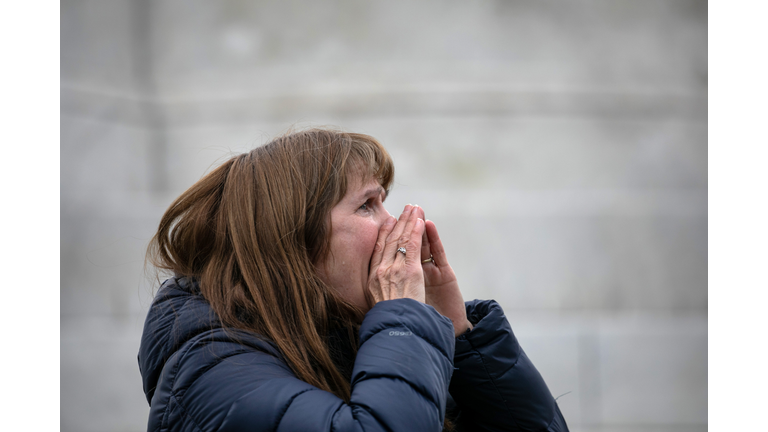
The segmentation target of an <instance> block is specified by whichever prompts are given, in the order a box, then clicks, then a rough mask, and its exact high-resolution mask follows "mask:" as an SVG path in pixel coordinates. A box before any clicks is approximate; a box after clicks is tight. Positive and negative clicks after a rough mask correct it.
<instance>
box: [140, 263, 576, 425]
mask: <svg viewBox="0 0 768 432" xmlns="http://www.w3.org/2000/svg"><path fill="white" fill-rule="evenodd" d="M467 313H468V316H469V319H470V321H472V322H473V323H474V324H475V327H474V329H473V330H472V331H471V332H469V333H466V334H464V335H462V336H460V337H459V338H454V334H453V326H452V324H451V321H450V320H449V319H447V318H445V317H443V316H442V315H440V314H439V313H438V312H437V311H436V310H435V309H434V308H432V307H431V306H428V305H425V304H423V303H420V302H417V301H415V300H411V299H398V300H390V301H383V302H379V303H377V304H376V305H375V306H374V307H373V308H372V309H371V310H370V311H369V312H368V313H367V314H366V316H365V319H364V321H363V323H362V325H361V327H360V332H359V348H358V352H357V357H354V358H351V357H352V351H351V349H349V348H350V347H345V346H344V344H343V343H336V345H337V346H336V347H334V348H333V349H332V352H334V353H337V356H338V353H341V355H340V358H339V360H338V361H337V364H339V366H340V369H342V370H343V369H344V368H345V367H347V369H348V371H347V374H348V376H349V377H350V382H351V384H352V396H351V401H350V403H345V402H344V401H343V400H341V399H339V398H338V397H336V396H335V395H333V394H331V393H328V392H326V391H323V390H320V389H318V388H316V387H313V386H311V385H309V384H307V383H305V382H303V381H301V380H299V379H298V378H296V377H295V376H294V375H293V373H292V372H291V370H290V368H289V367H288V366H287V365H286V363H285V361H284V360H283V358H282V356H281V354H280V352H279V351H278V350H277V348H276V347H275V346H274V345H273V344H272V343H270V342H269V341H267V340H265V339H263V338H261V337H259V336H258V335H255V334H253V333H248V332H245V331H239V330H233V329H231V328H227V329H225V328H222V326H221V324H220V322H219V320H218V318H217V317H216V315H215V313H214V312H213V310H212V309H211V307H210V305H209V304H208V303H207V302H206V301H205V300H204V299H203V297H202V296H201V295H200V293H199V289H198V287H197V284H196V283H195V282H194V281H191V280H189V279H187V278H172V279H169V280H167V281H166V282H165V283H164V284H163V285H162V287H161V288H160V290H159V291H158V293H157V296H156V297H155V300H154V302H153V304H152V306H151V308H150V311H149V314H148V316H147V319H146V322H145V324H144V333H143V336H142V339H141V347H140V350H139V356H138V358H139V368H140V370H141V375H142V379H143V384H144V393H145V394H146V397H147V401H148V402H149V404H150V414H149V424H148V427H147V430H148V431H338V432H346V431H393V432H399V431H440V430H442V428H443V419H444V418H445V417H446V413H448V417H449V418H452V419H454V423H455V424H456V425H457V430H466V431H475V430H480V431H523V430H525V431H551V432H555V431H567V430H568V429H567V426H566V424H565V421H564V420H563V417H562V414H561V413H560V410H559V408H558V407H557V404H556V403H555V401H554V400H553V398H552V395H551V394H550V392H549V390H548V389H547V386H546V384H545V383H544V381H543V380H542V378H541V376H540V375H539V373H538V371H537V370H536V368H535V367H534V366H533V364H532V363H531V362H530V360H529V359H528V358H527V357H526V355H525V353H524V352H523V350H522V349H521V348H520V345H519V344H518V343H517V339H516V338H515V336H514V334H513V333H512V329H511V328H510V327H509V323H508V322H507V320H506V318H505V317H504V313H503V312H502V310H501V307H500V306H499V305H498V304H497V303H496V302H494V301H478V300H475V301H471V302H467ZM335 340H336V341H340V340H344V338H337V339H335ZM333 341H334V339H331V344H332V347H333V344H334V343H335V342H333ZM345 352H349V355H346V354H344V353H345ZM345 356H346V357H345Z"/></svg>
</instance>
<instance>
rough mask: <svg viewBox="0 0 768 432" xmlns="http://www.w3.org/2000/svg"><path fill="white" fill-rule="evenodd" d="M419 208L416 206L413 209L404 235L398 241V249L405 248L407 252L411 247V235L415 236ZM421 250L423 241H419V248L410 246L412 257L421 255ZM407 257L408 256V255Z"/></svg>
mask: <svg viewBox="0 0 768 432" xmlns="http://www.w3.org/2000/svg"><path fill="white" fill-rule="evenodd" d="M416 209H417V207H416V206H414V207H412V208H411V213H410V214H409V215H408V219H407V222H406V224H405V228H404V229H403V232H402V234H400V237H399V238H398V239H397V247H398V248H400V247H404V248H405V249H406V250H408V249H409V245H410V243H411V235H412V234H413V227H414V226H415V225H416V221H417V220H418V219H419V218H418V217H417V216H416V214H417V212H416ZM419 236H421V233H419ZM420 249H421V240H419V248H418V249H414V248H413V246H410V251H411V253H410V255H411V256H413V255H419V256H420V253H419V252H417V251H420ZM406 256H407V255H406Z"/></svg>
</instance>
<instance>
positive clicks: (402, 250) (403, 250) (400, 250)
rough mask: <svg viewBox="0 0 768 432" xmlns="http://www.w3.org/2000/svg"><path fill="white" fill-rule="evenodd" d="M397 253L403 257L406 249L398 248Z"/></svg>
mask: <svg viewBox="0 0 768 432" xmlns="http://www.w3.org/2000/svg"><path fill="white" fill-rule="evenodd" d="M397 251H398V252H400V253H402V254H403V255H405V248H404V247H399V248H397Z"/></svg>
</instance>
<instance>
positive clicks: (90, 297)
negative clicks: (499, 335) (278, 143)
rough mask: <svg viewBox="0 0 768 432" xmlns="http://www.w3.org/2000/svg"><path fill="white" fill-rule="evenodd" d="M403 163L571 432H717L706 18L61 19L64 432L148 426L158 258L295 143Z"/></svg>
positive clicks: (679, 14) (662, 10) (235, 13)
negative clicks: (145, 380)
mask: <svg viewBox="0 0 768 432" xmlns="http://www.w3.org/2000/svg"><path fill="white" fill-rule="evenodd" d="M326 124H328V125H337V126H341V127H343V128H345V129H347V130H351V131H355V132H363V133H368V134H371V135H373V136H375V137H377V138H378V139H380V140H381V141H382V142H383V143H384V144H385V146H386V147H387V148H388V149H389V150H390V152H391V154H392V156H393V158H394V160H395V164H396V168H397V176H396V184H395V187H394V189H393V191H392V194H391V196H390V198H389V200H388V202H387V207H388V209H389V210H390V212H392V213H394V212H399V211H400V209H401V208H402V206H403V205H404V204H406V203H409V202H410V203H416V204H419V205H421V206H423V207H424V208H425V210H426V212H427V217H429V218H430V219H432V220H434V221H435V222H436V224H437V226H438V228H439V229H440V232H441V236H442V237H443V240H444V243H445V244H446V248H447V249H448V253H449V257H450V258H451V261H452V265H453V267H454V269H455V271H456V273H457V275H458V277H459V279H460V283H461V286H462V291H463V292H464V295H465V298H467V299H470V298H494V299H496V300H497V301H499V303H501V305H502V306H503V307H504V309H505V311H506V312H507V315H508V316H509V320H510V322H511V324H512V327H513V328H514V329H515V332H516V334H517V336H518V338H519V339H520V342H521V344H522V346H523V347H524V348H525V350H526V352H527V353H528V354H529V356H530V357H531V358H532V359H533V361H534V363H535V364H536V365H537V366H538V368H539V370H540V372H541V373H542V375H543V376H544V379H545V380H546V381H547V383H548V385H549V388H550V390H551V392H552V393H553V395H554V396H559V395H561V394H563V393H567V392H569V393H568V394H566V395H564V396H562V397H561V398H560V399H559V400H558V403H559V405H560V407H561V409H562V411H563V413H564V415H565V417H566V420H567V421H568V423H569V426H570V428H571V430H572V431H590V432H591V431H595V432H596V431H626V432H629V431H638V432H639V431H644V432H650V431H653V432H661V431H670V432H672V431H674V432H682V431H706V430H707V2H706V1H699V0H651V1H639V0H603V1H597V0H594V1H588V0H579V1H550V0H544V1H541V0H539V1H478V2H466V1H464V2H459V1H445V0H443V1H421V2H405V1H386V2H384V1H366V2H353V1H314V2H295V1H281V2H262V1H258V2H257V1H235V0H228V1H217V2H210V1H147V0H135V1H129V0H122V1H100V0H93V1H86V0H65V1H63V2H62V3H61V150H62V151H61V294H62V295H61V429H62V430H63V431H94V432H96V431H98V432H107V431H140V430H144V429H145V428H146V416H147V414H148V404H147V402H146V400H145V398H144V395H143V393H142V390H141V379H140V376H139V372H138V366H137V362H136V353H137V350H138V344H139V338H140V332H141V328H142V325H143V320H144V316H145V314H146V311H147V308H148V306H149V304H150V302H151V299H152V292H153V290H154V289H155V288H156V287H155V284H154V281H153V280H152V279H151V274H150V275H147V274H146V273H145V271H144V266H143V265H144V264H143V253H144V249H145V247H146V244H147V242H148V240H149V238H150V237H151V235H152V234H153V232H154V230H155V229H156V225H157V222H158V221H159V218H160V216H161V215H162V213H163V212H164V210H165V208H166V207H167V206H168V205H169V204H170V202H171V201H172V199H173V198H175V197H176V196H178V195H179V194H180V193H181V192H182V191H183V190H185V189H186V188H187V187H189V186H190V185H191V184H192V183H194V182H195V181H196V180H197V179H199V178H200V177H201V176H202V175H203V174H204V173H205V172H207V170H210V169H211V167H213V166H215V165H216V163H219V162H221V161H223V160H224V159H225V158H227V157H228V156H229V155H231V154H233V153H238V152H242V151H247V150H248V149H250V148H252V147H254V146H257V145H260V144H263V143H265V142H267V141H268V140H269V138H270V137H272V136H274V135H276V134H279V133H281V132H283V131H285V130H286V129H287V128H288V127H290V126H292V125H298V126H309V125H326Z"/></svg>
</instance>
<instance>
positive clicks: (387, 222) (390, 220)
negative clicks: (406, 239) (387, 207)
mask: <svg viewBox="0 0 768 432" xmlns="http://www.w3.org/2000/svg"><path fill="white" fill-rule="evenodd" d="M396 221H397V219H395V217H394V216H390V217H388V218H387V221H386V222H384V223H385V224H387V225H393V224H394V223H395V222H396Z"/></svg>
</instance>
